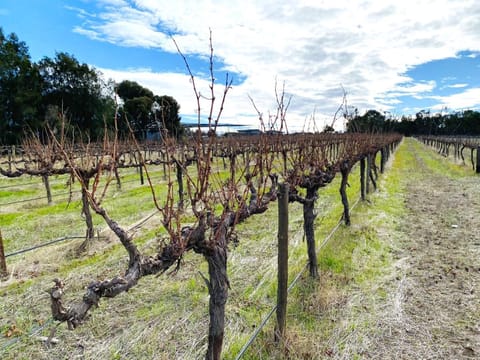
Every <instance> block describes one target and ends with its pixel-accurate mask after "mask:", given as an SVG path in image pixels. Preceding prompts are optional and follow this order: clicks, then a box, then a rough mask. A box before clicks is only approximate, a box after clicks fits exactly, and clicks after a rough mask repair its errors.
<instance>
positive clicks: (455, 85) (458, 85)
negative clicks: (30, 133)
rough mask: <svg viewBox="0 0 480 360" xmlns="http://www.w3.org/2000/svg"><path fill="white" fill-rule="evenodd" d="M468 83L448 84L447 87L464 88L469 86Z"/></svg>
mask: <svg viewBox="0 0 480 360" xmlns="http://www.w3.org/2000/svg"><path fill="white" fill-rule="evenodd" d="M467 86H468V84H453V85H448V86H447V88H452V89H459V88H464V87H467Z"/></svg>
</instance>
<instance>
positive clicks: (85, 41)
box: [0, 0, 480, 131]
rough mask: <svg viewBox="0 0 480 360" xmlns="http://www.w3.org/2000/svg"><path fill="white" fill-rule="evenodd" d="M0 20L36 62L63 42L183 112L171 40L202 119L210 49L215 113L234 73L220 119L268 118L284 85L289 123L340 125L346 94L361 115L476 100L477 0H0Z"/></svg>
mask: <svg viewBox="0 0 480 360" xmlns="http://www.w3.org/2000/svg"><path fill="white" fill-rule="evenodd" d="M0 27H2V28H3V32H4V33H5V34H9V33H12V32H14V33H15V34H17V36H18V37H19V39H20V40H21V41H24V42H25V43H26V45H27V46H28V48H29V51H30V55H31V57H32V60H33V61H38V60H40V59H42V58H43V57H45V56H47V57H50V58H53V57H55V54H56V53H57V52H67V53H69V54H72V55H74V56H75V57H76V58H77V60H78V61H80V62H81V63H87V64H89V65H91V66H93V67H95V68H96V69H98V70H99V71H101V72H102V73H103V75H104V77H105V78H106V79H113V80H115V81H117V82H120V81H122V80H131V81H136V82H138V83H140V84H141V85H142V86H144V87H147V88H149V89H150V90H152V91H153V92H154V93H155V94H156V95H170V96H173V97H174V98H175V99H176V100H177V102H178V103H179V104H180V116H181V117H182V119H183V121H184V122H189V121H193V120H195V119H196V118H197V114H198V111H197V103H196V98H195V96H194V91H193V86H192V85H193V83H192V81H191V79H190V77H189V73H188V71H187V67H186V65H185V62H184V60H183V58H182V56H181V55H180V54H179V52H178V51H177V49H176V46H175V43H176V44H177V45H178V47H179V49H180V51H181V53H182V54H183V55H184V56H185V58H186V60H187V63H188V65H189V67H190V69H191V72H192V73H193V75H194V79H195V81H194V83H195V85H196V87H197V89H198V91H199V92H200V94H201V98H200V101H201V103H200V109H201V110H200V113H201V116H202V119H203V117H204V116H207V115H208V113H209V111H210V106H211V90H210V87H209V85H210V84H211V77H210V59H211V56H210V54H211V49H213V72H214V79H215V81H214V93H215V102H214V108H213V113H214V116H216V115H217V114H218V112H219V109H220V104H221V99H222V97H223V93H224V90H225V84H226V82H227V79H228V80H232V86H231V87H230V88H229V90H228V92H227V95H226V99H225V103H224V106H223V111H222V113H221V118H220V121H221V122H223V123H233V124H244V125H249V126H250V127H253V128H258V127H259V124H260V122H259V113H260V114H261V115H262V118H263V120H264V122H265V124H267V123H268V119H269V117H272V116H275V114H276V112H277V108H278V102H277V98H278V97H280V95H281V94H282V92H284V101H283V103H284V104H285V105H287V104H289V105H288V108H287V113H286V119H287V124H288V128H289V130H290V131H299V130H316V129H320V130H321V129H322V128H323V127H324V126H325V125H332V124H333V125H334V127H335V128H336V129H337V130H342V129H343V127H344V120H343V119H342V118H338V119H336V120H335V122H334V114H335V112H336V111H337V109H338V108H339V106H341V105H342V102H343V101H344V98H345V99H346V102H347V105H348V106H349V107H348V108H349V111H352V109H353V108H357V109H358V111H359V112H360V114H363V113H364V112H365V111H367V110H369V109H375V110H378V111H380V112H382V113H385V114H387V115H389V116H390V115H391V116H401V115H411V114H415V113H416V112H418V111H420V110H430V111H431V112H445V111H449V112H450V111H461V110H467V109H473V110H479V109H480V1H478V0H458V1H457V0H415V1H409V0H403V1H397V0H380V1H373V0H371V1H370V0H363V1H354V0H347V1H345V0H334V1H333V0H296V1H292V0H276V1H273V0H238V1H237V0H225V1H222V0H217V1H215V0H194V1H191V0H177V1H172V0H96V1H94V0H70V1H68V0H65V1H60V0H0ZM210 34H211V41H212V47H211V46H210V40H209V39H210ZM227 76H228V78H227ZM344 95H345V96H344Z"/></svg>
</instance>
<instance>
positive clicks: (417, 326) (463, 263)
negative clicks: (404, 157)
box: [333, 140, 480, 360]
mask: <svg viewBox="0 0 480 360" xmlns="http://www.w3.org/2000/svg"><path fill="white" fill-rule="evenodd" d="M417 149H418V148H417ZM407 151H409V152H411V153H412V154H413V157H412V158H413V159H414V161H413V162H414V163H413V164H411V168H410V171H408V169H405V171H404V174H403V178H402V180H401V181H402V182H403V186H404V189H405V193H404V202H405V207H406V210H407V211H406V214H405V216H403V217H402V219H400V224H399V225H400V226H399V227H398V234H396V236H395V239H396V240H395V242H394V244H393V249H394V250H393V264H394V265H393V268H392V271H391V273H390V274H389V275H387V276H386V277H385V278H382V279H380V282H381V283H380V284H379V283H376V284H373V287H376V289H374V290H372V291H376V290H378V289H379V288H381V289H383V290H385V292H386V294H387V295H386V296H385V297H384V298H383V299H379V298H378V297H377V298H376V299H375V301H374V304H373V306H370V305H372V301H371V300H369V306H365V307H366V308H368V310H365V311H364V312H363V313H360V314H359V315H358V316H357V318H356V319H355V321H356V324H358V329H356V330H353V331H352V332H351V334H349V335H346V337H347V339H344V345H343V349H338V348H337V350H338V352H337V353H336V355H335V356H333V357H335V358H342V359H350V358H357V359H358V358H361V359H415V360H418V359H480V232H479V229H480V176H478V175H477V176H476V175H474V174H473V172H471V170H470V173H468V175H467V176H454V175H452V174H448V173H447V172H446V171H442V168H441V167H435V166H438V161H442V160H443V161H445V162H447V161H451V160H449V159H439V158H438V157H437V156H436V154H433V153H431V154H428V152H423V151H416V149H415V148H414V142H413V141H411V140H409V141H408V142H407ZM432 159H434V161H435V162H436V164H437V165H435V164H434V165H432V162H431V161H432ZM357 295H358V294H357ZM361 299H362V296H360V295H359V296H356V297H352V298H351V301H350V307H352V306H356V307H357V308H358V305H359V304H358V303H359V302H360V303H361V301H362V300H361ZM367 311H368V313H367ZM362 321H363V322H364V323H367V324H368V325H367V326H366V327H363V328H362V325H361V323H362ZM343 336H344V337H345V330H343Z"/></svg>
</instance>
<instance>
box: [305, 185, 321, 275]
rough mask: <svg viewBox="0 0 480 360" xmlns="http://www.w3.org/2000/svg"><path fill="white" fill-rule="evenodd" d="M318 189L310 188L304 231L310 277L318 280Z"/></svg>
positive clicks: (307, 197)
mask: <svg viewBox="0 0 480 360" xmlns="http://www.w3.org/2000/svg"><path fill="white" fill-rule="evenodd" d="M317 191H318V189H317V188H308V189H307V196H306V199H305V202H304V203H303V230H304V232H305V239H306V241H307V252H308V268H309V271H310V276H311V277H313V278H318V265H317V251H316V246H315V226H314V225H315V218H316V215H315V200H316V198H317Z"/></svg>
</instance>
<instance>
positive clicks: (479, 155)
mask: <svg viewBox="0 0 480 360" xmlns="http://www.w3.org/2000/svg"><path fill="white" fill-rule="evenodd" d="M475 171H476V173H477V174H480V146H477V166H476V169H475Z"/></svg>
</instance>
